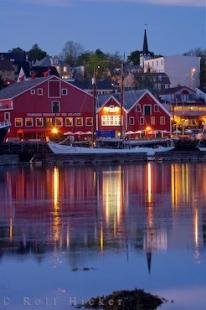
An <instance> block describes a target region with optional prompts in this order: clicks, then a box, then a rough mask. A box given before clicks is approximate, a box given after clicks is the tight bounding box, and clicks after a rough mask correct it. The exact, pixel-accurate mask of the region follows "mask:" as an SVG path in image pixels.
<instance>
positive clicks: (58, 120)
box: [55, 117, 63, 127]
mask: <svg viewBox="0 0 206 310" xmlns="http://www.w3.org/2000/svg"><path fill="white" fill-rule="evenodd" d="M55 125H56V126H58V127H62V126H63V119H62V117H55Z"/></svg>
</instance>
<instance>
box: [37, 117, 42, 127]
mask: <svg viewBox="0 0 206 310" xmlns="http://www.w3.org/2000/svg"><path fill="white" fill-rule="evenodd" d="M35 124H36V127H43V126H44V121H43V118H42V117H37V118H36V119H35Z"/></svg>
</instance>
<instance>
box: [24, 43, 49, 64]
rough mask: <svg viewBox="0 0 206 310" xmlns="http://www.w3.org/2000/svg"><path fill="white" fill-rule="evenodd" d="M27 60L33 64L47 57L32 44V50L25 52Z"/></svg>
mask: <svg viewBox="0 0 206 310" xmlns="http://www.w3.org/2000/svg"><path fill="white" fill-rule="evenodd" d="M27 54H28V57H29V60H30V61H32V62H35V61H36V60H41V59H43V58H44V57H46V56H47V53H46V52H45V51H43V50H42V49H41V48H40V47H39V45H38V44H34V45H33V46H32V48H31V49H30V50H29V51H28V52H27Z"/></svg>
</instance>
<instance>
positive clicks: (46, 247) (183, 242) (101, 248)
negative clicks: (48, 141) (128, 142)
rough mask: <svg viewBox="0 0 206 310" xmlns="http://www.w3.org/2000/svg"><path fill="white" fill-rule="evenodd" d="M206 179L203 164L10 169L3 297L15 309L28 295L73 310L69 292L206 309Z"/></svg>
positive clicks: (0, 206) (3, 205) (1, 230)
mask: <svg viewBox="0 0 206 310" xmlns="http://www.w3.org/2000/svg"><path fill="white" fill-rule="evenodd" d="M205 178H206V165H204V164H171V165H170V164H156V163H150V162H149V163H147V164H144V165H134V166H132V165H130V166H115V167H109V168H108V167H106V168H105V167H84V168H71V167H69V168H57V167H55V168H47V169H46V168H45V169H38V168H35V169H33V168H18V169H14V168H1V170H0V256H1V261H0V272H1V274H2V276H4V277H5V278H4V277H2V279H1V280H0V296H9V298H10V303H11V305H10V307H11V308H10V309H12V306H13V308H14V309H18V307H19V309H21V307H22V304H23V301H22V298H23V296H25V294H27V295H29V296H30V295H32V296H35V295H36V296H39V295H41V298H43V296H44V297H45V296H47V297H48V296H49V298H53V296H58V297H59V300H60V301H59V302H61V306H60V304H59V305H58V309H61V308H60V307H62V309H64V308H63V307H64V306H67V308H66V309H68V307H69V305H68V299H67V303H66V301H65V299H64V298H66V297H65V296H67V297H68V294H69V293H70V294H71V293H72V294H73V296H77V297H79V298H80V297H81V298H84V297H85V296H89V297H90V296H92V295H95V294H102V293H105V292H110V291H111V290H115V289H118V288H134V287H141V288H145V289H148V290H150V291H154V292H155V293H156V292H159V293H160V294H162V295H163V296H165V295H166V296H165V297H168V298H172V299H174V300H175V298H176V303H174V304H167V305H165V309H166V308H167V309H170V308H171V309H184V306H185V309H190V308H188V303H187V300H185V298H184V297H185V294H187V292H189V291H193V295H194V296H193V298H191V296H190V298H189V299H190V300H189V299H188V300H189V305H192V301H193V302H195V303H197V296H199V297H198V302H199V305H198V307H199V308H198V307H196V309H204V308H205V306H206V302H205V301H204V300H203V298H202V297H200V295H201V294H200V292H201V291H202V290H203V289H204V288H205V287H206V280H205V279H204V276H203V275H205V271H206V266H205V262H206V260H205V244H206V206H205V201H206V185H205V184H206V183H205V182H204V179H205ZM85 267H92V268H91V270H90V271H89V272H88V273H84V272H82V270H84V268H85ZM75 270H77V272H75ZM28 274H29V277H34V279H33V280H32V281H31V278H30V279H29V281H30V282H29V283H30V284H29V286H30V287H28V278H27V275H28ZM188 274H190V275H191V277H188ZM43 278H44V280H43ZM16 279H18V280H19V281H20V283H19V287H18V286H16V285H14V283H16V282H15V281H16ZM94 279H95V282H97V283H98V284H95V283H94V282H92V281H94ZM17 287H18V289H17ZM62 287H63V288H62ZM197 287H198V289H197ZM31 292H32V293H31ZM181 292H182V295H181ZM183 292H184V294H183ZM195 292H196V294H195ZM198 293H199V294H198ZM27 295H26V296H27ZM201 296H202V295H201ZM191 299H192V300H191ZM30 306H31V307H32V306H33V307H34V308H35V306H37V305H36V304H35V303H34V301H31V304H30ZM39 306H42V309H43V308H45V307H46V306H47V308H46V309H48V305H45V301H44V302H43V301H42V304H41V305H38V309H40V307H39ZM50 306H53V307H54V305H53V304H52V303H51V302H50ZM1 307H4V305H3V301H2V299H1V297H0V309H1ZM201 307H202V308H201ZM163 308H164V307H163ZM7 309H8V306H7ZM30 309H31V308H30ZM191 309H192V308H191Z"/></svg>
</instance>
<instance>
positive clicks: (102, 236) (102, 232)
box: [100, 226, 104, 252]
mask: <svg viewBox="0 0 206 310" xmlns="http://www.w3.org/2000/svg"><path fill="white" fill-rule="evenodd" d="M100 250H101V252H103V251H104V231H103V227H102V226H101V229H100Z"/></svg>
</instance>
